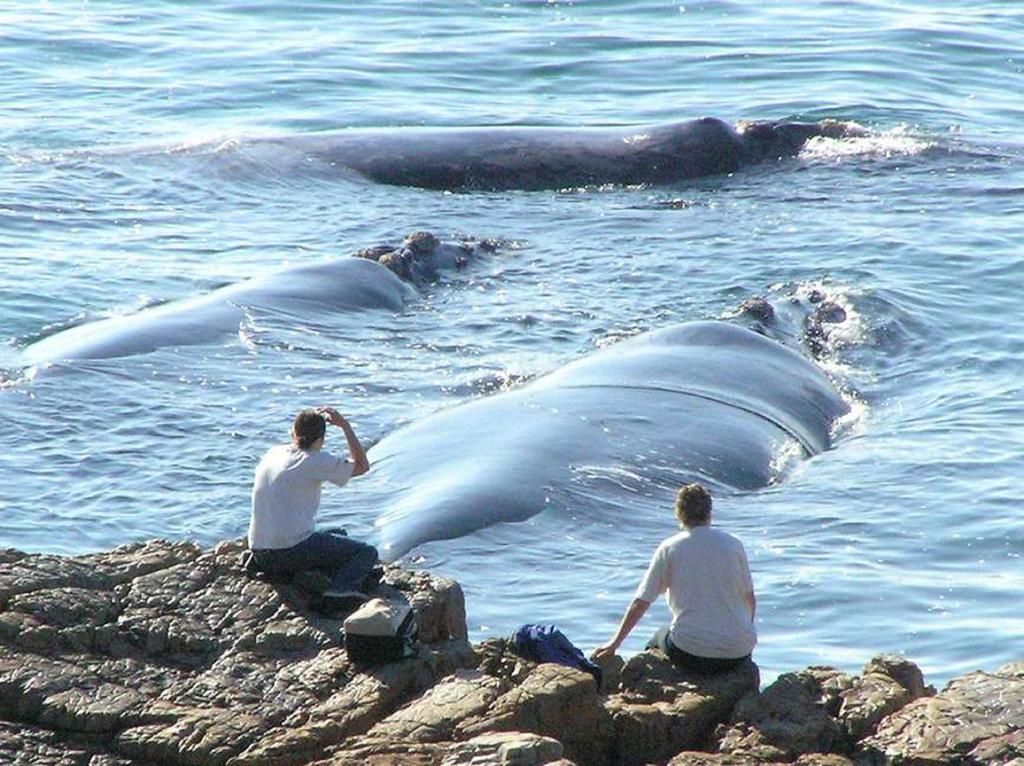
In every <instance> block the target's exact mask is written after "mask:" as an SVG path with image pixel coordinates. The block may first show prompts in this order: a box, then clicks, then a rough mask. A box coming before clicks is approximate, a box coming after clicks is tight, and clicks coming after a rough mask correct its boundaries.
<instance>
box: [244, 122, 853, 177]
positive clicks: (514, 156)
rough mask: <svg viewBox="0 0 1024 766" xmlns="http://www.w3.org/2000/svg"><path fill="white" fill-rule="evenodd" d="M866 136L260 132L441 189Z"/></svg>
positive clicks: (703, 164) (743, 160) (756, 131)
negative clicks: (816, 139) (279, 134)
mask: <svg viewBox="0 0 1024 766" xmlns="http://www.w3.org/2000/svg"><path fill="white" fill-rule="evenodd" d="M859 135H864V130H863V129H862V128H860V126H857V125H855V124H853V123H846V122H838V121H834V120H824V121H822V122H814V123H799V122H741V123H739V124H738V125H736V126H735V127H734V126H732V125H730V124H729V123H727V122H724V121H723V120H719V119H715V118H712V117H703V118H701V119H697V120H689V121H686V122H676V123H670V124H665V125H651V126H641V127H635V126H634V127H620V128H554V127H550V128H543V127H532V128H531V127H523V128H513V127H508V128H433V129H430V128H404V129H403V128H400V129H394V130H350V131H341V132H334V133H327V134H322V135H309V136H300V137H289V138H279V139H259V140H255V141H253V142H251V145H256V146H263V147H265V148H269V149H271V150H272V151H273V152H274V154H275V156H282V155H286V154H288V153H294V152H298V153H300V155H301V164H302V165H303V166H308V165H309V164H310V163H313V164H314V165H317V166H320V167H325V168H343V169H347V170H350V171H355V172H356V173H359V174H360V175H362V176H365V177H366V178H368V179H370V180H372V181H376V182H378V183H383V184H392V185H396V186H414V187H420V188H424V189H439V190H471V189H481V190H504V189H522V190H538V189H564V188H575V187H583V186H599V185H603V184H625V185H636V184H665V183H672V182H675V181H682V180H686V179H692V178H700V177H703V176H709V175H718V174H722V173H732V172H735V171H736V170H738V169H739V168H740V167H742V166H744V165H750V164H753V163H757V162H763V161H766V160H772V159H779V158H782V157H792V156H794V155H795V154H797V152H799V151H800V149H801V147H802V146H803V145H804V143H805V142H806V141H807V140H808V139H810V138H813V137H816V136H824V137H829V138H845V137H848V136H859Z"/></svg>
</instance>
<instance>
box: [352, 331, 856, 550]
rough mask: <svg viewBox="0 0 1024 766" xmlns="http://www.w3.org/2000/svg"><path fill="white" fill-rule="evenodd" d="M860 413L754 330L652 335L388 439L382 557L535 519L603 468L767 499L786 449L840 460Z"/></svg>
mask: <svg viewBox="0 0 1024 766" xmlns="http://www.w3.org/2000/svg"><path fill="white" fill-rule="evenodd" d="M848 410H849V407H848V405H847V404H846V402H845V401H844V400H843V399H842V397H841V396H840V394H839V392H838V391H837V390H836V388H835V387H834V386H833V385H832V383H831V381H830V380H829V379H828V378H827V377H826V376H825V375H824V374H823V373H822V372H821V370H820V369H819V368H818V367H817V366H816V365H815V364H814V363H813V362H811V361H810V360H809V359H808V358H806V357H804V356H803V355H802V354H800V353H799V352H797V351H794V350H792V349H790V348H788V347H786V346H783V345H782V344H780V343H778V342H776V341H774V340H771V339H769V338H766V337H764V336H762V335H759V334H758V333H755V332H753V331H751V330H747V329H745V328H743V327H741V326H738V325H735V324H731V323H727V322H719V321H710V322H695V323H688V324H683V325H678V326H675V327H670V328H666V329H664V330H660V331H655V332H651V333H647V334H645V335H642V336H639V337H637V338H634V339H631V340H628V341H624V342H622V343H619V344H617V345H615V346H612V347H609V348H607V349H604V350H602V351H599V352H597V353H595V354H592V355H591V356H588V357H586V358H583V359H581V360H579V361H576V362H573V363H571V364H569V365H567V366H565V367H563V368H561V369H560V370H557V371H555V372H553V373H551V374H549V375H547V376H544V377H542V378H539V379H537V380H535V381H533V382H531V383H529V384H527V385H525V386H523V387H522V388H519V389H515V390H512V391H508V392H505V393H501V394H498V395H495V396H492V397H487V398H483V399H478V400H475V401H473V402H470V403H468V404H464V405H461V406H457V407H454V408H452V409H450V410H447V411H443V412H441V413H439V414H437V415H435V416H432V417H429V418H426V419H425V420H423V421H421V422H418V423H414V424H412V425H411V426H408V427H406V428H403V429H400V430H399V431H396V432H395V433H393V434H391V435H389V436H388V437H386V438H385V439H383V440H381V441H380V442H379V443H378V444H377V445H375V446H374V447H373V448H372V449H371V450H370V458H371V460H372V461H373V463H374V471H373V474H372V476H373V478H374V479H375V480H376V481H382V482H384V483H385V485H387V486H392V487H394V488H396V499H395V500H394V501H393V502H391V503H389V504H388V509H387V511H386V512H385V513H384V514H383V515H382V516H381V517H380V518H379V519H378V520H377V522H376V526H377V530H378V534H379V540H378V547H379V548H380V550H381V554H382V556H383V557H384V558H385V559H387V560H391V561H393V560H395V559H397V558H399V557H401V556H402V555H404V554H405V553H407V552H408V551H410V550H411V549H413V548H414V547H416V546H417V545H420V544H421V543H425V542H428V541H430V540H440V539H450V538H454V537H460V536H462V535H466V534H468V533H470V532H472V531H474V530H477V529H480V528H483V527H485V526H488V525H491V524H496V523H499V522H515V521H524V520H526V519H528V518H530V517H531V516H533V515H535V514H537V513H539V512H540V511H542V510H543V509H544V508H545V507H546V505H547V504H548V503H549V502H550V497H551V496H553V495H557V493H558V491H559V489H560V488H565V487H567V486H569V485H571V484H572V483H573V482H574V481H575V482H578V481H580V480H585V479H581V472H582V471H583V470H584V469H588V468H589V467H593V466H605V467H615V468H621V469H624V470H626V471H627V472H630V473H632V474H634V475H636V476H639V477H641V478H642V479H644V480H653V479H654V478H655V477H656V478H657V479H658V480H659V481H670V482H672V483H674V484H680V483H683V482H686V481H697V480H699V481H705V482H708V483H710V484H712V485H714V486H725V487H732V488H736V489H754V488H758V487H763V486H766V485H767V484H769V483H770V482H771V481H773V479H774V478H775V469H774V467H773V461H774V459H775V458H776V456H777V455H778V454H779V452H780V451H781V450H782V449H783V448H784V447H785V446H787V445H791V444H792V443H793V442H794V441H795V442H796V443H797V444H799V445H800V447H801V448H802V450H803V452H804V453H805V454H816V453H818V452H821V451H822V450H825V449H827V448H828V447H829V445H830V432H831V427H832V424H833V421H834V420H835V419H836V418H837V417H839V416H841V415H843V414H845V413H846V412H848Z"/></svg>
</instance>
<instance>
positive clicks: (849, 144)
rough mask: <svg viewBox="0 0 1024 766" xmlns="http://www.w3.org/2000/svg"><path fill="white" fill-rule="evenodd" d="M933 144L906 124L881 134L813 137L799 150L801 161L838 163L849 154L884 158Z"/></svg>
mask: <svg viewBox="0 0 1024 766" xmlns="http://www.w3.org/2000/svg"><path fill="white" fill-rule="evenodd" d="M933 146H935V142H934V141H930V140H928V139H925V138H923V137H921V136H917V135H914V134H913V133H912V132H911V129H910V128H908V127H907V126H901V127H899V128H895V129H893V130H888V131H883V132H881V133H869V134H867V135H863V136H850V137H847V138H826V137H825V136H815V137H814V138H811V139H809V140H808V141H807V142H806V143H805V144H804V146H803V148H802V149H801V150H800V154H799V155H798V157H799V158H800V159H802V160H819V161H834V162H840V161H842V160H844V159H846V158H849V157H856V158H867V159H888V158H890V157H913V156H916V155H918V154H921V153H922V152H925V151H927V150H928V149H930V148H932V147H933Z"/></svg>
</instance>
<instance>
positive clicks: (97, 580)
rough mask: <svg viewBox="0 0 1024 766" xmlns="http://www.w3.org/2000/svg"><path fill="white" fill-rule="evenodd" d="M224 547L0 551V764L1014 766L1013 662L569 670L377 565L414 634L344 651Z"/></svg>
mask: <svg viewBox="0 0 1024 766" xmlns="http://www.w3.org/2000/svg"><path fill="white" fill-rule="evenodd" d="M241 550H242V546H241V544H240V543H238V542H231V543H223V544H221V545H219V546H217V547H216V548H215V549H213V550H202V549H200V548H199V547H197V546H195V545H192V544H190V543H168V542H164V541H150V542H147V543H139V544H133V545H128V546H123V547H121V548H118V549H116V550H113V551H109V552H106V553H100V554H94V555H90V556H79V557H74V558H66V557H60V556H46V555H29V554H24V553H21V552H19V551H13V550H0V763H2V764H7V763H10V764H14V766H30V765H31V766H151V765H153V764H157V765H158V764H175V765H177V764H184V765H186V766H187V765H192V766H307V764H319V765H320V766H343V765H345V764H358V765H359V766H375V765H380V766H384V765H385V764H389V765H390V764H397V765H399V766H401V765H402V764H406V765H408V766H413V765H415V766H459V765H461V764H510V765H517V766H532V765H533V764H549V763H550V764H558V765H559V766H571V765H572V764H578V765H579V766H613V765H615V766H618V765H620V764H621V765H622V766H630V765H631V764H647V763H654V764H664V763H670V764H672V766H758V765H760V764H784V763H786V764H791V763H796V764H798V765H799V766H853V764H856V765H857V766H875V765H876V764H877V765H878V766H882V765H885V766H889V765H890V764H891V765H892V766H898V765H899V766H931V765H932V764H936V765H937V764H1007V765H1009V764H1013V766H1024V704H1022V703H1021V700H1022V699H1024V663H1019V664H1015V665H1008V666H1005V667H1003V668H1001V669H999V670H998V671H996V672H994V673H983V672H977V673H971V674H968V675H966V676H963V677H961V678H958V679H956V680H954V681H953V682H951V683H950V684H949V685H948V686H947V687H946V688H945V689H944V690H943V691H942V692H941V693H939V694H937V695H936V694H935V692H934V690H933V689H931V688H930V687H928V686H926V685H925V682H924V679H923V677H922V675H921V671H920V670H919V669H918V668H917V667H916V666H915V665H914V664H913V663H911V662H909V661H907V660H905V659H903V658H900V657H893V656H884V655H883V656H879V657H876V658H874V659H873V660H871V661H870V662H869V663H868V664H867V665H866V666H865V667H864V669H863V671H862V673H861V674H860V675H857V676H851V675H847V674H845V673H841V672H840V671H838V670H835V669H832V668H821V667H812V668H807V669H805V670H801V671H797V672H794V673H786V674H784V675H782V676H780V677H779V678H778V679H777V680H776V681H775V682H774V683H772V684H771V685H770V686H768V687H767V688H765V689H764V690H762V691H758V687H759V681H758V669H757V666H756V665H754V664H753V663H749V664H748V665H745V666H743V667H740V668H738V669H736V670H735V671H733V672H730V673H727V674H723V675H720V676H716V677H711V678H707V677H700V676H692V675H686V674H682V673H680V672H679V671H678V670H677V669H676V668H674V667H673V666H672V665H671V663H669V662H668V660H667V659H666V658H665V657H664V656H663V655H661V654H660V653H659V652H643V653H641V654H639V655H637V656H635V657H632V658H631V659H630V660H629V661H628V662H626V663H625V664H623V663H622V661H621V660H619V659H618V658H615V659H612V660H606V661H605V662H604V663H603V665H604V671H605V679H604V687H603V688H602V689H598V688H597V686H596V684H595V681H594V679H593V677H592V676H591V675H590V674H588V673H585V672H582V671H579V670H576V669H572V668H568V667H563V666H561V665H553V664H537V663H534V662H530V661H528V660H525V659H523V658H521V657H519V656H517V655H516V654H515V653H514V651H512V647H511V646H510V643H509V641H508V640H506V639H488V640H486V641H484V642H482V643H481V644H480V645H479V646H477V647H476V648H475V649H474V647H472V646H470V645H469V643H468V642H467V640H466V619H465V605H464V603H463V598H462V591H461V589H460V588H459V586H458V584H457V583H455V582H454V581H452V580H448V579H445V578H440V577H433V576H431V575H430V574H428V573H424V572H412V571H408V570H404V569H401V568H398V567H389V568H388V569H387V571H386V573H385V576H384V579H383V581H382V583H381V585H380V586H379V595H381V596H382V597H384V598H388V599H391V600H402V601H405V602H407V603H409V604H410V605H411V606H412V607H413V609H414V610H415V612H416V614H417V618H418V620H419V624H420V637H421V639H422V641H421V646H420V648H419V650H418V651H417V653H416V655H415V656H413V657H411V658H409V659H407V660H403V661H401V662H394V663H389V664H384V665H379V666H376V667H370V668H365V667H357V666H355V665H354V664H353V663H352V662H350V661H349V659H348V657H347V655H346V652H345V648H344V641H343V631H342V619H341V618H342V617H343V615H333V616H323V615H320V614H317V613H316V612H314V611H313V610H312V609H311V608H310V597H309V594H308V593H306V592H305V591H303V590H301V589H300V588H297V587H295V586H294V585H292V584H291V583H270V582H266V581H263V580H259V579H250V578H248V577H246V575H245V574H244V573H243V572H242V570H241V569H240V568H239V566H238V557H239V554H240V552H241Z"/></svg>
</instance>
